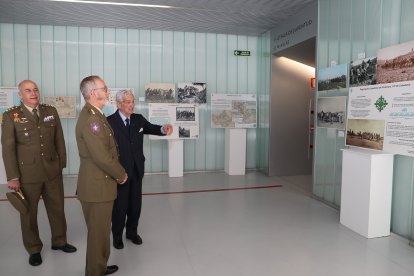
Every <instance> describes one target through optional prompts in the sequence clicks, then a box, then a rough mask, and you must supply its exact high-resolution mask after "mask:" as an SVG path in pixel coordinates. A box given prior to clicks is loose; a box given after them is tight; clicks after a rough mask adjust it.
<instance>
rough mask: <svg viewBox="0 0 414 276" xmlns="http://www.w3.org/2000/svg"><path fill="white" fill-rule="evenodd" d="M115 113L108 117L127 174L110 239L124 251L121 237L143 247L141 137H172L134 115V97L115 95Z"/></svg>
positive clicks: (123, 93) (165, 127)
mask: <svg viewBox="0 0 414 276" xmlns="http://www.w3.org/2000/svg"><path fill="white" fill-rule="evenodd" d="M116 103H117V107H118V110H117V111H116V112H115V113H114V114H112V115H111V116H109V117H108V122H109V124H110V125H111V127H112V129H113V131H114V134H115V139H116V141H117V144H118V148H119V153H120V161H121V164H122V166H124V168H125V170H126V171H127V173H128V181H127V182H126V183H125V184H124V185H118V196H117V198H116V200H115V202H114V208H113V211H112V237H113V245H114V247H115V248H116V249H122V248H124V244H123V241H122V235H123V231H124V228H126V238H127V239H129V240H131V241H132V242H133V243H134V244H142V239H141V237H140V236H139V235H138V220H139V217H140V215H141V205H142V178H143V176H144V162H145V157H144V152H143V142H144V134H152V135H159V136H160V135H171V133H172V131H173V127H172V125H170V124H166V125H163V126H160V125H154V124H151V123H150V122H148V121H147V120H146V119H145V118H144V117H143V116H142V115H140V114H135V113H134V108H135V101H134V95H133V94H132V92H131V91H129V90H120V91H118V93H117V94H116Z"/></svg>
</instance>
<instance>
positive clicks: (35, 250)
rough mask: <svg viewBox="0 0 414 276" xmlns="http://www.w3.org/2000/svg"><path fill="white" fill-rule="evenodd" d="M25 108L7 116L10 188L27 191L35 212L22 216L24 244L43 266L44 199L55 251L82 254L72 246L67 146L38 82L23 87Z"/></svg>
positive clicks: (5, 135) (4, 146) (4, 125)
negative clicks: (67, 205) (41, 228)
mask: <svg viewBox="0 0 414 276" xmlns="http://www.w3.org/2000/svg"><path fill="white" fill-rule="evenodd" d="M18 88H19V97H20V99H21V102H22V103H21V105H19V106H14V107H12V108H10V109H9V110H7V111H6V112H4V113H3V120H2V124H1V129H2V132H1V143H2V155H3V160H4V167H5V169H6V176H7V184H8V188H9V189H11V190H16V191H17V190H19V189H21V190H22V191H23V193H24V195H25V197H26V199H27V202H28V204H29V212H28V213H27V214H20V224H21V231H22V237H23V245H24V247H25V248H26V250H27V252H28V253H29V254H30V257H29V264H30V265H32V266H38V265H40V264H41V263H42V257H41V255H40V252H41V250H42V248H43V243H42V241H41V240H40V237H39V229H38V223H37V210H38V203H39V200H40V197H42V198H43V202H44V204H45V207H46V212H47V215H48V218H49V224H50V228H51V234H52V241H51V246H52V249H53V250H61V251H63V252H66V253H72V252H75V251H76V248H75V247H74V246H73V245H70V244H68V243H67V238H66V229H67V227H66V218H65V213H64V191H63V179H62V169H63V168H65V167H66V148H65V139H64V137H63V131H62V125H61V122H60V119H59V115H58V113H57V111H56V109H55V108H54V107H52V106H49V105H46V104H40V103H39V101H40V92H39V88H38V86H37V84H36V83H35V82H33V81H31V80H23V81H22V82H20V83H19V85H18Z"/></svg>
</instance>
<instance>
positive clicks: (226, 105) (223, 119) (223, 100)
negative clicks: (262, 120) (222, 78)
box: [211, 94, 257, 128]
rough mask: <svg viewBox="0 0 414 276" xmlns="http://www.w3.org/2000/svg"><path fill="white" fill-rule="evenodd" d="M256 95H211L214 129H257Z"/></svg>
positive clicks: (212, 125)
mask: <svg viewBox="0 0 414 276" xmlns="http://www.w3.org/2000/svg"><path fill="white" fill-rule="evenodd" d="M256 114H257V101H256V95H254V94H211V127H212V128H256V125H257V123H256V121H257V116H256Z"/></svg>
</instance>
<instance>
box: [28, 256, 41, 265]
mask: <svg viewBox="0 0 414 276" xmlns="http://www.w3.org/2000/svg"><path fill="white" fill-rule="evenodd" d="M29 264H30V265H32V266H38V265H41V264H42V256H40V253H34V254H31V255H30V258H29Z"/></svg>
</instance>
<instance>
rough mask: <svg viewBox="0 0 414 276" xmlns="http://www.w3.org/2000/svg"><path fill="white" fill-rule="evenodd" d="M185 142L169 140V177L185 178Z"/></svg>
mask: <svg viewBox="0 0 414 276" xmlns="http://www.w3.org/2000/svg"><path fill="white" fill-rule="evenodd" d="M183 156H184V141H183V140H168V176H169V177H181V176H183V168H184V165H183V164H184V157H183Z"/></svg>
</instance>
